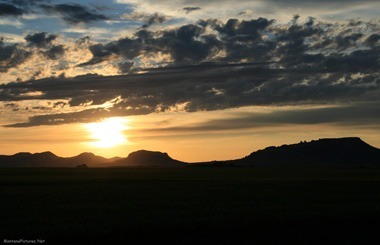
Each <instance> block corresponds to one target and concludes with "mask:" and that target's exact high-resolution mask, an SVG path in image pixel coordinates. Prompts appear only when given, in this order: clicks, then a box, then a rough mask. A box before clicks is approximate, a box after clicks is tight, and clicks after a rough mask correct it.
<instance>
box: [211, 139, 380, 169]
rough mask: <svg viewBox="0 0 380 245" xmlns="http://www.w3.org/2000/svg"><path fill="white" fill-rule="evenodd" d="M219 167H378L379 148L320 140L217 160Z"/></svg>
mask: <svg viewBox="0 0 380 245" xmlns="http://www.w3.org/2000/svg"><path fill="white" fill-rule="evenodd" d="M209 165H219V166H223V165H224V166H258V167H264V166H265V167H272V166H305V167H306V166H380V149H377V148H375V147H372V146H370V145H368V144H367V143H365V142H364V141H362V140H361V139H360V138H357V137H350V138H338V139H319V140H313V141H311V142H300V143H298V144H292V145H282V146H279V147H275V146H271V147H267V148H265V149H263V150H259V151H256V152H253V153H251V154H250V155H248V156H246V157H244V158H242V159H237V160H231V161H216V162H211V163H209Z"/></svg>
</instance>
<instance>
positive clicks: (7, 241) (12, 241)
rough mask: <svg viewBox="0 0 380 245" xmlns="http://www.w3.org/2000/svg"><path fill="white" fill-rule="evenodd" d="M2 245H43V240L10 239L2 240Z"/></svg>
mask: <svg viewBox="0 0 380 245" xmlns="http://www.w3.org/2000/svg"><path fill="white" fill-rule="evenodd" d="M3 243H4V244H42V243H45V240H44V239H30V240H29V239H17V240H13V239H12V240H10V239H4V240H3Z"/></svg>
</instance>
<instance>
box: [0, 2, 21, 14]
mask: <svg viewBox="0 0 380 245" xmlns="http://www.w3.org/2000/svg"><path fill="white" fill-rule="evenodd" d="M24 13H25V11H24V10H23V9H21V8H18V7H16V6H14V5H12V4H8V3H0V16H20V15H23V14H24Z"/></svg>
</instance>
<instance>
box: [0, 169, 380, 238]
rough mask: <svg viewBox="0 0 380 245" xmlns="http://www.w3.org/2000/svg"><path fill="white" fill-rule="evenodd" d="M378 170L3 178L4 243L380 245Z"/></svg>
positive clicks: (95, 172)
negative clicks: (7, 241) (21, 240)
mask: <svg viewBox="0 0 380 245" xmlns="http://www.w3.org/2000/svg"><path fill="white" fill-rule="evenodd" d="M379 228H380V169H346V170H339V169H310V170H296V169H256V168H181V169H163V168H123V169H43V168H41V169H0V238H1V239H2V240H1V241H3V239H43V240H45V242H46V244H57V243H62V244H64V243H67V244H75V243H78V244H84V243H90V242H94V241H96V242H102V243H104V244H113V243H116V242H117V243H118V244H140V243H142V242H150V244H156V243H161V242H166V243H178V244H200V243H209V244H245V243H246V244H252V242H256V241H257V242H263V243H269V242H271V243H273V242H275V243H278V244H283V243H284V242H293V243H307V244H326V243H330V244H347V243H355V244H358V243H360V244H363V243H372V242H375V241H380V234H379Z"/></svg>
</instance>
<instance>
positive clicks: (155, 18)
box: [125, 12, 170, 28]
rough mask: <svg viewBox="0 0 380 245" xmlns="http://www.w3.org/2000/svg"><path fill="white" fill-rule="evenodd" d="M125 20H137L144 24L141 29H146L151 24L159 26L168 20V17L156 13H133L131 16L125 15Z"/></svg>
mask: <svg viewBox="0 0 380 245" xmlns="http://www.w3.org/2000/svg"><path fill="white" fill-rule="evenodd" d="M125 18H127V19H131V20H135V21H136V20H137V21H142V22H145V23H144V24H143V25H142V28H148V27H150V26H151V25H153V24H161V23H163V22H166V21H168V20H169V19H170V18H169V17H168V16H166V15H164V14H160V13H158V12H156V13H153V14H147V13H142V12H134V13H132V14H129V15H126V16H125Z"/></svg>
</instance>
